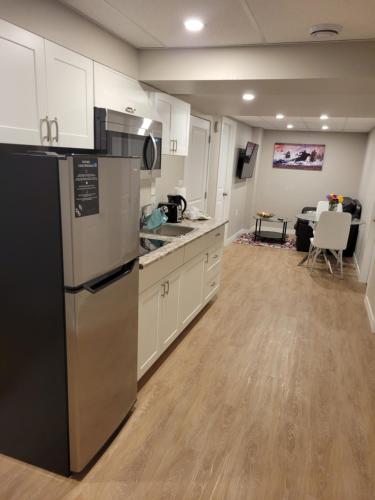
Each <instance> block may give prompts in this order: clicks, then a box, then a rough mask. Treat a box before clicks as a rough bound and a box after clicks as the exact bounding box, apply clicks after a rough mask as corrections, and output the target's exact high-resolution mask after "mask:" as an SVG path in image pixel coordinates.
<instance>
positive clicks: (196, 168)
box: [185, 116, 211, 211]
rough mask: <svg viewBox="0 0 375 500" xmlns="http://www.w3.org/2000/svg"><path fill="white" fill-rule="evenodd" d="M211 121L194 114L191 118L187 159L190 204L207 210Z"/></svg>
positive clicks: (187, 190)
mask: <svg viewBox="0 0 375 500" xmlns="http://www.w3.org/2000/svg"><path fill="white" fill-rule="evenodd" d="M210 125H211V124H210V122H209V121H208V120H204V119H202V118H197V117H196V116H192V117H191V119H190V140H189V154H188V156H187V158H186V160H185V186H186V196H187V201H188V203H189V205H194V206H195V207H197V208H199V209H200V210H202V211H205V210H206V203H207V199H206V193H207V174H208V158H209V148H210V143H209V138H210Z"/></svg>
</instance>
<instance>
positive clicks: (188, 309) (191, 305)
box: [180, 253, 206, 330]
mask: <svg viewBox="0 0 375 500" xmlns="http://www.w3.org/2000/svg"><path fill="white" fill-rule="evenodd" d="M205 261H206V254H205V253H204V254H200V255H198V256H197V257H195V258H194V259H192V260H191V261H190V262H188V263H187V264H185V265H184V267H183V269H182V273H181V285H180V328H181V330H182V329H184V328H185V327H186V326H187V325H188V324H189V323H190V321H191V320H192V319H193V318H194V316H195V315H196V314H197V313H198V312H199V310H200V309H201V308H202V306H203V286H204V276H205V272H204V271H205Z"/></svg>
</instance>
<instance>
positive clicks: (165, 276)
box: [138, 226, 224, 379]
mask: <svg viewBox="0 0 375 500" xmlns="http://www.w3.org/2000/svg"><path fill="white" fill-rule="evenodd" d="M223 240H224V226H221V227H220V228H219V229H216V230H215V231H211V232H210V233H207V234H206V235H205V236H203V237H201V238H197V239H196V240H193V241H192V242H190V243H188V244H187V245H186V246H185V247H184V248H182V249H181V248H180V249H178V250H176V251H175V252H173V253H171V254H170V255H169V256H168V257H165V258H164V259H161V260H158V261H156V262H155V263H154V264H151V265H150V266H149V267H147V268H146V270H142V269H141V271H140V272H141V275H140V283H141V293H140V296H139V331H138V379H140V378H141V377H142V376H143V375H144V374H145V373H146V371H147V370H148V369H149V368H150V367H151V366H152V365H153V364H154V363H155V361H156V360H157V359H158V357H159V356H160V355H161V354H162V353H163V352H164V351H165V350H166V349H167V347H168V346H169V345H170V344H171V343H172V342H173V341H174V340H175V339H176V338H177V337H178V335H179V334H180V333H181V332H182V330H184V329H185V328H186V327H187V326H188V324H189V323H190V322H191V321H192V320H193V319H194V318H195V316H196V315H197V314H198V313H199V312H200V311H201V310H202V309H203V307H204V306H205V305H206V304H207V303H208V302H209V301H210V300H212V299H213V297H214V296H215V295H216V294H217V293H218V291H219V288H220V274H221V260H222V254H223ZM181 252H182V253H181ZM168 271H171V272H168ZM142 273H144V274H142Z"/></svg>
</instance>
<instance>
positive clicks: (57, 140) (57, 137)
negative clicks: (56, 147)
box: [50, 117, 59, 142]
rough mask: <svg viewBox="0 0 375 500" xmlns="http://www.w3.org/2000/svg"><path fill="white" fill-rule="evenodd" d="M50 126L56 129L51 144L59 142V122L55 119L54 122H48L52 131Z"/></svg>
mask: <svg viewBox="0 0 375 500" xmlns="http://www.w3.org/2000/svg"><path fill="white" fill-rule="evenodd" d="M52 125H55V127H56V135H55V137H52V142H53V141H56V142H59V122H58V121H57V118H56V117H55V119H54V120H51V121H50V128H51V130H52Z"/></svg>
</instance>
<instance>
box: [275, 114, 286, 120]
mask: <svg viewBox="0 0 375 500" xmlns="http://www.w3.org/2000/svg"><path fill="white" fill-rule="evenodd" d="M283 118H285V116H284V115H283V114H282V113H277V115H276V119H277V120H282V119H283Z"/></svg>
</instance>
